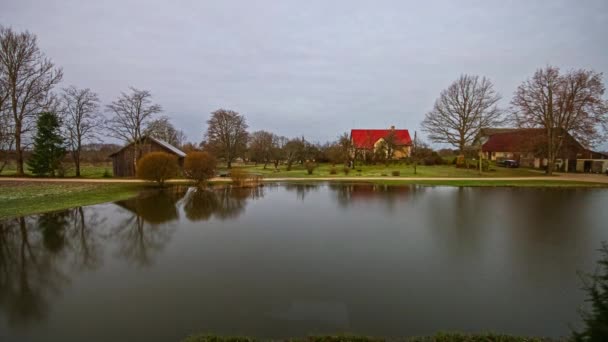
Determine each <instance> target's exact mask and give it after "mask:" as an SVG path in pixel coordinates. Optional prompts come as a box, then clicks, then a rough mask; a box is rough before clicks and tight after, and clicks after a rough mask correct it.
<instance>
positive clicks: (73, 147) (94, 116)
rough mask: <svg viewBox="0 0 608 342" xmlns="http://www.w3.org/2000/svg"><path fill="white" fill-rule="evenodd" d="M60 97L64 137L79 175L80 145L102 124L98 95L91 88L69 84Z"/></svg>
mask: <svg viewBox="0 0 608 342" xmlns="http://www.w3.org/2000/svg"><path fill="white" fill-rule="evenodd" d="M61 98H62V110H61V112H62V116H63V124H64V127H65V130H66V133H67V134H66V138H67V142H68V144H69V146H70V153H71V155H72V159H73V160H74V167H75V168H76V177H80V153H81V151H82V145H83V143H85V142H90V141H91V140H92V139H94V138H95V137H96V135H97V133H99V129H100V127H101V126H102V124H103V116H102V115H101V113H100V111H99V107H100V106H99V97H98V96H97V94H96V93H95V92H93V91H91V89H88V88H86V89H78V88H76V87H74V86H71V87H69V88H65V89H63V93H62V96H61Z"/></svg>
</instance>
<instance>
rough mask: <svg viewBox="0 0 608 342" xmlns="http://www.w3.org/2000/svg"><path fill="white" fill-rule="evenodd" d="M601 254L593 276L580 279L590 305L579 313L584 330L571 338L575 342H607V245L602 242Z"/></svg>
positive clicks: (589, 275)
mask: <svg viewBox="0 0 608 342" xmlns="http://www.w3.org/2000/svg"><path fill="white" fill-rule="evenodd" d="M600 252H601V253H602V257H601V259H600V260H599V261H598V268H597V269H596V271H595V272H594V273H593V274H587V275H584V276H583V277H582V279H583V288H584V289H585V291H587V299H586V301H587V302H589V303H590V304H591V309H590V310H589V311H583V312H581V315H582V318H583V321H584V322H585V328H584V329H583V330H582V331H580V332H578V331H575V332H574V333H573V336H572V340H573V341H577V342H579V341H580V342H596V341H597V342H600V341H608V243H607V242H602V247H601V248H600Z"/></svg>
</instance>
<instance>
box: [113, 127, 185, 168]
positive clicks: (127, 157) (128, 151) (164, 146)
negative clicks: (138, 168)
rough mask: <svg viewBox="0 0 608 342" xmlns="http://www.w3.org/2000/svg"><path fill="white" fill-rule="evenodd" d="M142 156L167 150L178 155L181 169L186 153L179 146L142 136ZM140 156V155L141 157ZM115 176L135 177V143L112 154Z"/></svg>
mask: <svg viewBox="0 0 608 342" xmlns="http://www.w3.org/2000/svg"><path fill="white" fill-rule="evenodd" d="M140 141H141V145H140V146H141V156H144V155H146V153H150V152H166V153H170V154H173V155H175V156H177V158H178V159H177V160H178V162H179V166H180V169H181V167H182V166H183V165H184V157H185V156H186V153H184V151H182V150H180V149H179V148H177V147H175V146H173V145H171V144H169V143H167V142H165V141H162V140H159V139H156V138H153V137H143V138H141V140H140ZM141 156H140V157H141ZM110 158H111V159H112V170H113V173H114V177H135V164H134V161H135V145H134V144H133V143H130V144H128V145H126V146H124V147H123V148H121V149H120V150H118V151H116V152H114V153H112V154H111V155H110Z"/></svg>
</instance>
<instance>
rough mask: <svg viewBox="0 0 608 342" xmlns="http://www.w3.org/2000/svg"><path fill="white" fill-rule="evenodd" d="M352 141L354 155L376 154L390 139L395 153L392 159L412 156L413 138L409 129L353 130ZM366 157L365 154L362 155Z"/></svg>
mask: <svg viewBox="0 0 608 342" xmlns="http://www.w3.org/2000/svg"><path fill="white" fill-rule="evenodd" d="M350 139H351V143H352V145H353V148H354V153H355V154H357V153H361V152H369V153H375V152H376V151H377V149H378V148H380V146H382V144H383V143H385V142H386V141H387V140H388V139H391V140H392V141H393V145H394V151H393V155H392V156H388V157H389V158H390V159H401V158H406V157H409V156H410V151H411V146H412V138H411V137H410V132H409V131H408V130H407V129H395V126H392V127H391V128H390V129H352V130H351V131H350ZM362 154H363V155H365V153H362Z"/></svg>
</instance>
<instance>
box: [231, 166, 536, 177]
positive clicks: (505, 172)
mask: <svg viewBox="0 0 608 342" xmlns="http://www.w3.org/2000/svg"><path fill="white" fill-rule="evenodd" d="M236 167H239V168H242V169H245V170H247V171H248V172H253V173H258V174H261V175H263V176H264V177H280V178H289V177H336V178H342V177H356V176H361V177H386V176H392V175H393V172H395V171H397V172H399V176H395V177H396V178H408V177H458V178H467V177H470V178H471V177H488V178H491V177H534V176H536V177H538V176H542V175H543V173H542V172H540V171H538V170H531V169H526V168H517V169H509V168H504V167H496V166H492V168H491V170H492V171H487V172H483V173H482V174H481V175H480V174H479V171H478V170H476V169H462V168H456V166H454V165H433V166H425V165H419V166H418V167H417V168H416V174H414V167H413V166H412V165H406V164H404V163H395V164H390V165H388V166H386V165H384V164H379V165H361V166H357V167H355V168H354V169H350V172H349V173H348V174H345V173H344V172H343V169H344V167H343V166H342V165H336V166H335V167H334V166H332V165H331V164H327V163H324V164H319V165H318V167H317V168H316V169H315V170H314V171H313V174H312V175H310V176H309V175H308V173H307V171H306V168H305V167H304V166H302V165H294V166H293V167H292V169H291V170H290V171H287V170H286V166H285V165H281V166H280V167H279V169H278V170H275V169H274V166H273V165H268V166H267V167H266V169H264V165H262V164H258V165H257V166H256V165H252V164H251V165H237V166H236ZM332 169H335V171H336V173H335V174H332V172H331V171H332Z"/></svg>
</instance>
